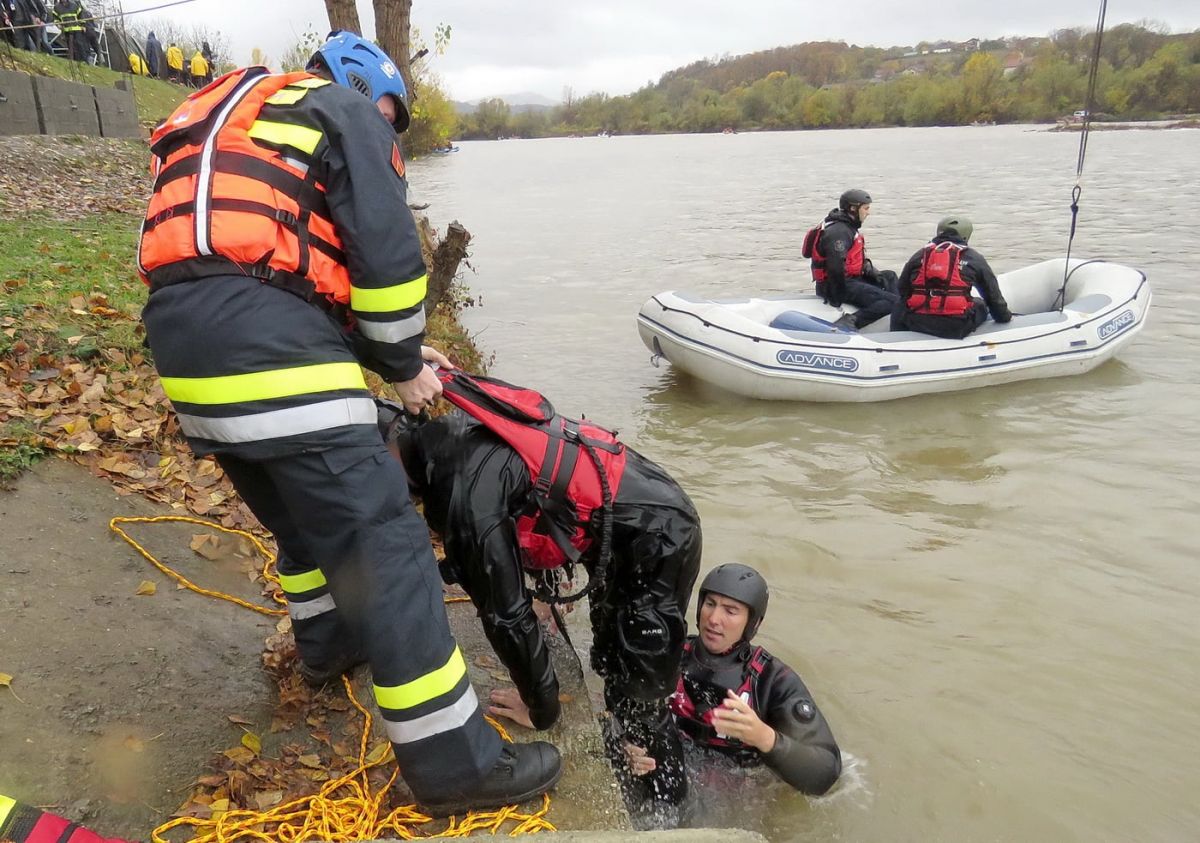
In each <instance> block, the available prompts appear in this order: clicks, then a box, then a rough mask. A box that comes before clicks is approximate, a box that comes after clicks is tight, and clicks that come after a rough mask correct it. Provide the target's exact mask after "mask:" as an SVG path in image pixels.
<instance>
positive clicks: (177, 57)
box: [167, 41, 184, 85]
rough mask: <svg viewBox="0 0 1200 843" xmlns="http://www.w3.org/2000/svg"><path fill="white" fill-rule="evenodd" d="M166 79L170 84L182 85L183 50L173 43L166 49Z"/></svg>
mask: <svg viewBox="0 0 1200 843" xmlns="http://www.w3.org/2000/svg"><path fill="white" fill-rule="evenodd" d="M167 78H168V79H169V80H171V81H172V82H178V83H179V84H180V85H182V84H183V83H184V77H183V50H181V49H180V48H179V45H178V44H176V43H175V42H174V41H172V42H171V46H169V47H167Z"/></svg>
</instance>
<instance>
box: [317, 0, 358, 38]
mask: <svg viewBox="0 0 1200 843" xmlns="http://www.w3.org/2000/svg"><path fill="white" fill-rule="evenodd" d="M355 3H356V0H325V11H326V12H327V13H328V14H329V28H330V29H345V30H348V31H350V32H353V33H354V34H355V35H362V24H360V23H359V22H358V6H356V5H355Z"/></svg>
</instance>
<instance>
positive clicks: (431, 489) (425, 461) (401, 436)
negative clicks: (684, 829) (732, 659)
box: [380, 373, 701, 812]
mask: <svg viewBox="0 0 1200 843" xmlns="http://www.w3.org/2000/svg"><path fill="white" fill-rule="evenodd" d="M444 384H445V393H444V397H447V398H449V399H450V400H451V401H452V402H453V403H455V404H457V405H458V406H459V407H460V408H461V409H460V411H458V412H454V413H451V414H448V415H445V416H441V417H439V418H435V419H432V420H428V421H424V422H420V423H418V422H416V421H414V420H413V418H412V417H410V416H407V415H405V414H403V413H397V412H395V410H394V409H393V408H389V407H387V406H382V405H381V409H380V426H381V429H382V430H384V431H385V438H386V440H387V441H388V442H389V447H390V448H392V449H393V453H394V454H395V455H397V456H398V457H399V459H400V461H401V462H402V463H403V465H404V469H405V472H406V473H407V475H408V477H409V482H410V488H411V491H412V493H413V494H414V495H416V496H418V497H419V498H421V499H422V500H423V501H424V505H425V512H424V514H425V519H426V521H427V522H428V523H429V525H430V527H432V528H433V529H434V530H435V531H436V532H437V533H438V534H439V535H441V537H442V540H443V542H444V546H445V551H446V557H445V560H444V561H442V562H441V563H440V568H441V573H442V578H443V579H444V580H445V581H446V582H447V583H458V584H460V585H462V587H463V588H464V589H465V590H466V592H467V594H468V595H469V596H470V598H471V600H472V602H473V603H474V604H475V606H476V608H477V609H478V612H479V617H480V619H481V620H482V622H483V629H484V632H485V633H486V635H487V638H488V640H489V641H490V642H491V644H492V647H493V648H494V649H495V651H496V654H497V655H498V656H499V657H500V660H501V661H502V662H503V663H504V666H505V667H506V668H507V669H508V671H509V674H510V675H511V676H512V679H513V682H514V684H515V685H516V687H515V688H501V689H497V690H495V691H493V692H492V696H491V702H492V707H491V709H490V713H491V714H493V715H500V716H504V717H508V718H509V719H511V720H513V721H514V722H517V723H520V724H521V725H524V726H527V727H531V728H535V729H547V728H549V727H550V726H551V725H553V724H554V722H555V721H556V720H557V719H558V717H559V708H560V702H559V697H558V695H559V685H558V678H557V676H556V675H555V672H554V667H553V665H552V664H551V660H550V651H549V649H548V647H547V644H546V641H545V638H544V636H543V630H542V628H541V626H540V625H539V623H538V618H537V617H536V616H535V606H534V602H533V598H534V596H540V597H541V600H542V602H550V601H561V600H562V598H563V597H564V596H565V590H566V589H569V588H570V587H571V583H570V582H569V577H568V573H569V572H570V571H573V570H574V566H575V565H576V564H577V565H580V566H582V568H583V569H584V570H585V571H586V572H587V575H588V580H589V585H588V589H591V592H590V594H588V598H589V603H590V620H591V626H592V632H593V642H592V649H591V663H592V667H593V668H594V669H595V671H596V673H598V674H599V675H600V676H601V677H602V678H603V680H604V699H605V704H606V708H607V709H608V711H609V712H611V714H612V715H613V719H614V720H615V723H614V724H613V726H614V731H617V732H622V733H624V734H625V735H627V736H628V737H629V738H630V739H631V740H636V741H638V742H639V744H640V745H642V746H648V747H649V755H650V756H651V757H653V758H654V759H655V762H656V765H657V773H656V775H654V776H652V777H651V779H650V780H649V781H648V782H646V783H645V784H646V787H645V788H644V789H641V790H639V791H638V792H636V793H633V794H631V798H633V799H635V800H639V801H640V802H642V803H644V804H645V808H646V810H648V811H652V812H653V811H655V810H657V808H655V807H654V805H660V806H671V805H676V804H678V803H680V802H682V800H683V798H684V797H685V796H686V794H687V779H686V774H685V772H684V768H683V747H682V743H681V741H680V738H679V734H678V732H677V730H676V728H675V725H674V722H673V720H672V717H671V712H670V710H669V708H668V706H667V699H668V697H669V696H670V695H671V693H672V692H673V691H674V690H675V687H676V684H677V680H678V677H679V660H680V656H681V654H682V653H683V645H684V640H685V638H686V635H687V606H688V600H689V599H690V597H691V593H692V587H693V586H694V585H695V582H696V576H697V574H698V573H699V569H700V552H701V532H700V516H699V515H698V514H697V512H696V508H695V506H694V505H693V504H692V502H691V500H690V499H689V498H688V496H687V494H686V493H685V492H684V491H683V489H681V488H680V487H679V485H678V484H677V483H676V482H675V481H674V480H673V479H672V478H671V477H670V475H668V474H667V472H666V471H664V470H663V469H662V468H660V467H659V466H658V465H656V464H655V463H653V462H651V461H650V460H648V459H646V458H645V457H643V456H642V455H641V454H639V453H637V452H636V451H634V450H633V449H632V448H628V447H626V446H624V445H623V444H621V443H619V442H617V441H616V439H615V437H613V435H612V434H611V433H608V432H607V431H603V429H601V428H598V427H596V426H594V425H592V424H591V423H590V422H573V421H570V420H566V421H567V428H564V432H565V435H564V436H552V435H550V434H548V433H547V430H549V429H551V428H550V427H549V426H548V425H537V424H530V423H529V417H528V415H525V417H524V421H522V419H521V414H515V413H512V412H511V411H509V410H506V409H504V405H505V403H506V402H507V401H508V400H509V398H510V397H511V396H513V395H525V396H531V397H533V399H534V401H535V402H536V400H537V399H541V401H543V402H544V401H545V399H544V398H542V396H540V395H539V394H537V393H535V392H533V391H532V390H524V389H522V388H521V387H512V386H511V385H508V384H503V383H502V382H500V381H494V380H492V379H488V378H483V377H480V376H464V375H463V373H454V374H453V375H451V376H449V379H444ZM464 397H465V399H466V400H464ZM522 406H524V407H526V409H528V407H529V406H530V404H529V403H528V402H526V403H525V404H523V405H522ZM543 406H544V407H545V408H548V409H549V413H550V414H551V418H552V422H553V423H557V421H558V420H561V419H562V417H561V416H556V415H553V408H552V407H549V404H548V403H546V404H544V405H543ZM497 408H499V410H498V409H497ZM580 442H585V443H586V444H588V445H590V446H592V447H581V445H580V444H578V443H580ZM547 446H554V447H557V448H559V449H561V450H562V452H563V453H562V455H561V457H558V456H556V455H555V453H554V451H553V450H551V451H550V452H549V457H548V458H547V456H546V453H547ZM527 456H528V457H530V458H531V459H534V460H535V461H537V462H543V463H547V462H548V463H549V465H543V466H539V467H538V469H537V470H533V469H532V468H531V466H530V463H529V462H528V461H527V460H526V459H524V457H527ZM568 463H569V465H568ZM599 464H603V465H604V467H605V474H604V477H605V482H606V483H607V485H606V486H603V487H602V485H601V484H600V482H599V478H598V474H597V470H596V468H595V466H597V465H599ZM542 469H546V470H542ZM585 481H586V482H585ZM577 483H578V484H580V485H577ZM588 484H590V485H591V486H592V487H593V488H592V491H593V492H594V493H595V495H593V500H595V499H597V498H600V497H607V499H608V501H609V506H608V516H607V520H608V522H609V524H610V525H611V530H609V531H606V530H605V528H604V526H603V521H604V520H605V517H604V515H603V513H602V512H601V510H600V509H599V508H597V509H595V510H593V511H592V512H591V513H590V518H588V519H587V520H586V521H584V522H583V523H582V525H579V522H578V520H577V519H576V518H575V517H574V516H575V513H576V512H579V511H582V507H581V505H580V504H581V501H582V500H583V499H584V496H585V494H586V492H583V493H581V486H587V485H588ZM564 512H570V513H571V517H570V519H569V520H571V521H572V522H573V523H574V524H576V526H577V529H576V528H572V529H568V530H567V531H566V533H565V535H566V537H567V540H568V541H569V542H570V544H569V545H568V547H570V545H574V546H575V549H574V551H573V552H572V553H571V554H570V556H572V557H574V560H576V561H572V560H571V559H569V558H567V555H566V553H565V552H564V550H563V549H562V545H561V544H559V543H558V542H559V540H560V539H562V537H563V533H562V531H560V530H559V529H558V526H557V525H558V524H559V523H561V522H560V521H559V517H560V516H561V515H562V514H563V513H564ZM606 533H607V535H606ZM527 576H529V577H531V578H532V582H533V584H534V587H533V588H530V587H528V585H527V581H526V577H527ZM580 590H581V589H578V588H576V589H574V592H575V594H578V593H579V591H580ZM610 751H611V756H612V759H613V761H614V763H616V764H619V765H621V766H623V765H624V758H623V756H622V755H621V753H620V744H619V742H617V741H614V742H613V743H612V745H611V746H610Z"/></svg>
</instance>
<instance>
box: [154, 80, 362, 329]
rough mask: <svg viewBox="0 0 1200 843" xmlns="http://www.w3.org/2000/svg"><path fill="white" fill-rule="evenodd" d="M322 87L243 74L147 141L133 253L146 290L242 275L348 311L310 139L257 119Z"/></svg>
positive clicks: (341, 264)
mask: <svg viewBox="0 0 1200 843" xmlns="http://www.w3.org/2000/svg"><path fill="white" fill-rule="evenodd" d="M328 84H331V83H330V82H328V81H326V80H324V79H319V78H317V77H315V76H312V75H311V74H308V73H303V72H298V73H285V74H273V73H270V72H268V71H267V69H266V68H265V67H251V68H245V69H243V70H238V71H235V72H233V73H229V74H226V75H225V76H222V77H220V78H219V79H217V80H215V81H213V82H212V83H211V84H209V85H208V86H207V87H205V88H203V89H202V90H200V91H197V92H196V93H194V94H192V95H191V96H189V97H188V98H187V99H186V100H184V102H183V104H182V105H181V106H180V107H179V108H178V109H176V110H175V113H174V114H172V115H171V116H170V117H169V118H168V119H167V120H166V121H164V122H163V123H162V124H161V125H160V126H159V127H158V128H156V129H155V130H154V133H153V135H152V136H151V138H150V149H151V151H152V152H153V153H154V157H153V158H152V166H151V171H152V174H153V175H154V194H153V196H152V197H151V198H150V205H149V208H148V209H147V211H146V219H145V221H144V222H143V224H142V233H141V240H140V243H139V245H138V271H139V273H140V274H141V276H142V278H143V280H145V282H146V283H147V284H149V285H150V287H151V289H152V290H153V289H157V288H158V287H161V286H165V285H168V284H174V283H177V282H179V281H191V280H193V279H196V278H203V277H206V276H211V275H228V274H245V275H250V276H252V277H256V278H259V279H260V280H262V281H264V282H266V283H270V284H272V285H274V286H278V287H282V288H284V289H287V290H289V291H291V292H295V293H297V294H298V295H301V296H302V297H304V298H306V299H307V300H309V301H313V302H314V303H316V304H319V305H321V306H323V307H327V308H335V307H336V306H338V305H341V306H346V305H348V304H349V302H350V273H349V270H348V268H347V265H346V254H345V251H344V249H343V244H342V240H341V238H340V237H339V236H338V233H337V230H336V228H335V226H334V223H333V218H332V216H331V214H330V210H329V206H328V203H327V200H326V196H325V186H324V185H323V184H321V183H320V182H318V181H317V180H316V178H315V177H314V173H315V169H316V168H315V167H314V166H313V165H314V164H315V163H316V161H315V158H314V153H315V151H316V148H317V145H318V144H319V143H320V140H321V133H320V132H319V131H317V130H316V129H312V128H309V127H306V126H301V125H290V124H287V123H282V122H278V121H271V120H262V119H260V117H259V114H260V112H261V111H262V109H263V107H264V106H266V105H270V104H275V103H281V104H291V103H295V102H297V101H299V100H300V99H301V98H302V97H303V96H304V95H305V94H306V93H307V91H308V90H311V89H312V88H316V87H322V86H324V85H328Z"/></svg>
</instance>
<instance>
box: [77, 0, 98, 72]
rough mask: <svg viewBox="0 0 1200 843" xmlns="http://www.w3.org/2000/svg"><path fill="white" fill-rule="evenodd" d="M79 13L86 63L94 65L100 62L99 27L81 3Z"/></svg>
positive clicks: (93, 16)
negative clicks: (85, 43)
mask: <svg viewBox="0 0 1200 843" xmlns="http://www.w3.org/2000/svg"><path fill="white" fill-rule="evenodd" d="M79 13H80V15H81V16H82V18H83V37H84V39H85V40H86V41H87V49H88V56H87V63H88V64H90V65H95V64H96V63H97V62H99V61H100V26H99V24H98V23H97V22H96V17H95V15H93V14H92V13H91V12H89V11H88V9H87V6H84V5H83V4H82V3H81V4H80V5H79Z"/></svg>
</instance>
